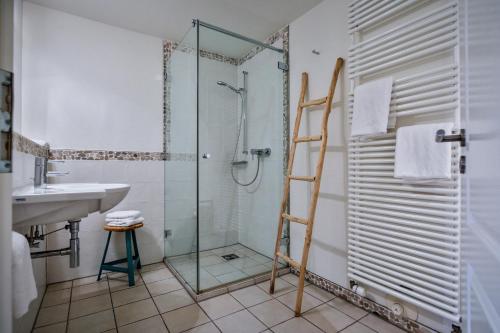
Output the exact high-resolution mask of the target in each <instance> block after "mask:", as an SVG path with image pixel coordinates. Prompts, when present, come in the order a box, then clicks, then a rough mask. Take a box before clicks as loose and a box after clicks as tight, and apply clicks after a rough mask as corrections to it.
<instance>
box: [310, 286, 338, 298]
mask: <svg viewBox="0 0 500 333" xmlns="http://www.w3.org/2000/svg"><path fill="white" fill-rule="evenodd" d="M304 291H305V292H306V293H308V294H309V295H312V296H314V297H316V298H317V299H319V300H322V301H323V302H328V301H331V300H332V299H334V298H335V295H334V294H332V293H330V292H328V291H326V290H324V289H321V288H319V287H316V286H314V285H312V284H311V285H309V286H307V287H305V288H304Z"/></svg>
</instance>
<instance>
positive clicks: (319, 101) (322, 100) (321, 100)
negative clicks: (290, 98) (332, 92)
mask: <svg viewBox="0 0 500 333" xmlns="http://www.w3.org/2000/svg"><path fill="white" fill-rule="evenodd" d="M325 103H326V97H323V98H318V99H313V100H310V101H307V102H305V103H302V104H300V106H301V107H303V108H307V107H310V106H314V105H321V104H325Z"/></svg>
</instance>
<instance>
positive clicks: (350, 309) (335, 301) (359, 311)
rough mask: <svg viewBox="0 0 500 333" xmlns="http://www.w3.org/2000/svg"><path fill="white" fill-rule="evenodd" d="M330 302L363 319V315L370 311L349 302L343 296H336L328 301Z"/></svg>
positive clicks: (347, 313) (356, 317) (350, 314)
mask: <svg viewBox="0 0 500 333" xmlns="http://www.w3.org/2000/svg"><path fill="white" fill-rule="evenodd" d="M328 304H329V305H331V306H333V307H334V308H336V309H337V310H340V311H342V312H343V313H345V314H346V315H348V316H349V317H352V318H354V319H361V318H362V317H364V316H366V315H367V314H368V312H366V311H365V310H363V309H361V308H360V307H357V306H355V305H353V304H351V303H349V302H347V301H346V300H345V299H343V298H342V297H336V298H334V299H333V300H331V301H330V302H328Z"/></svg>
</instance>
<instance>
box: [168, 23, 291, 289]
mask: <svg viewBox="0 0 500 333" xmlns="http://www.w3.org/2000/svg"><path fill="white" fill-rule="evenodd" d="M200 26H201V27H204V28H207V29H211V30H214V31H217V32H220V33H222V34H225V35H228V36H231V37H233V38H237V39H240V40H243V41H246V42H249V43H252V44H254V45H255V46H256V47H259V48H262V49H270V50H272V51H275V52H278V53H281V54H283V58H282V61H283V63H285V65H286V68H288V63H289V61H288V27H285V28H283V29H281V30H280V31H279V32H278V33H277V34H279V35H276V36H277V38H278V37H283V49H280V48H277V47H274V46H272V45H270V44H266V43H263V42H260V41H257V40H254V39H252V38H249V37H246V36H243V35H240V34H237V33H234V32H232V31H229V30H226V29H223V28H220V27H217V26H214V25H211V24H209V23H206V22H203V21H201V20H198V19H193V20H192V28H195V29H196V133H197V138H196V160H195V161H196V212H197V214H196V289H194V288H193V286H191V285H190V284H189V283H186V284H185V287H188V288H187V289H188V291H190V290H192V291H193V292H194V294H195V295H193V296H196V297H197V296H198V295H201V294H204V293H206V292H208V291H211V290H217V289H220V288H224V287H227V286H228V285H231V284H235V283H240V282H242V281H245V280H248V279H253V278H255V277H258V276H260V275H264V274H270V271H269V273H267V272H266V273H259V274H255V275H253V276H250V277H247V278H244V279H241V280H236V281H233V282H228V283H221V284H220V285H217V286H214V287H210V288H205V289H203V288H201V286H200V214H199V211H200V181H199V177H200V135H199V131H200ZM283 32H285V33H283ZM259 52H260V50H259ZM280 69H281V70H283V69H282V68H280V67H278V64H277V70H280ZM282 99H283V109H282V112H283V129H282V130H283V173H282V176H283V177H285V174H286V168H287V165H288V153H289V128H290V120H289V114H290V110H289V80H288V70H287V69H286V70H283V91H282ZM283 179H284V178H283ZM287 209H288V208H287ZM274 226H275V224H274V223H273V224H272V225H271V226H270V227H271V228H272V227H274ZM283 235H284V236H283V237H282V238H283V239H286V240H287V241H286V247H287V249H286V251H287V253H289V250H290V231H289V226H288V225H286V226H285V229H284V233H283ZM273 243H274V242H273ZM166 262H167V263H168V260H166ZM168 266H169V267H172V266H171V265H168ZM286 267H288V265H287V266H286ZM174 270H175V268H174ZM174 273H175V275H176V276H177V277H178V278H180V280H181V281H183V284H184V278H183V276H182V274H180V273H179V272H177V271H175V272H174Z"/></svg>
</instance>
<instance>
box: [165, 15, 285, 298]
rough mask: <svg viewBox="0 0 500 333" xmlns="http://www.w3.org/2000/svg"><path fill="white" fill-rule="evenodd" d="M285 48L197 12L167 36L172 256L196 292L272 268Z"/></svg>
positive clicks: (168, 240)
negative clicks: (176, 36) (175, 38)
mask: <svg viewBox="0 0 500 333" xmlns="http://www.w3.org/2000/svg"><path fill="white" fill-rule="evenodd" d="M282 47H283V41H282V40H281V39H280V38H277V39H276V40H275V41H274V43H273V44H272V45H267V44H264V43H260V42H258V41H255V40H252V39H250V38H247V37H244V36H241V35H238V34H235V33H233V32H230V31H227V30H224V29H221V28H218V27H215V26H212V25H210V24H207V23H204V22H201V21H199V20H194V21H193V26H192V28H191V29H190V30H189V31H188V32H187V34H186V35H185V37H184V38H183V40H182V41H181V42H180V43H166V45H165V50H164V51H165V52H164V53H165V70H166V78H165V110H164V114H165V117H166V119H165V124H166V128H165V152H166V161H165V257H166V263H167V264H168V265H169V267H170V268H171V269H173V270H174V271H175V272H176V274H177V276H178V277H179V278H181V279H182V280H183V281H184V282H185V283H186V284H187V285H189V287H190V288H191V289H192V291H193V292H194V293H196V294H200V293H202V292H204V291H207V290H212V289H215V288H219V287H222V286H225V285H227V284H230V283H234V282H237V281H241V280H245V279H249V278H252V277H255V276H258V275H262V274H268V273H269V272H270V270H271V268H272V257H273V252H274V246H275V241H276V232H277V219H278V214H279V206H280V201H281V196H282V193H283V181H284V170H285V166H286V162H287V161H286V158H287V154H286V152H287V151H288V139H287V138H288V107H287V105H288V103H287V98H288V96H286V94H285V91H287V90H286V89H285V90H284V87H285V88H286V80H285V78H286V73H285V72H284V71H283V70H281V69H280V68H279V67H281V68H282V65H283V64H284V63H286V62H287V59H286V53H285V52H284V51H283V48H282ZM278 64H280V65H279V67H278ZM283 238H284V239H283V242H282V244H283V245H282V249H281V251H283V252H284V253H287V244H288V242H287V238H288V231H287V230H286V231H285V233H284V235H283Z"/></svg>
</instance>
